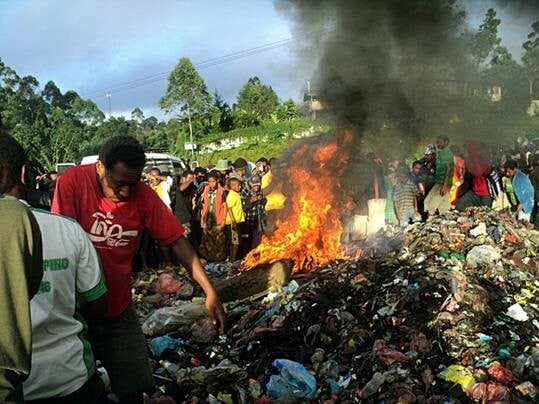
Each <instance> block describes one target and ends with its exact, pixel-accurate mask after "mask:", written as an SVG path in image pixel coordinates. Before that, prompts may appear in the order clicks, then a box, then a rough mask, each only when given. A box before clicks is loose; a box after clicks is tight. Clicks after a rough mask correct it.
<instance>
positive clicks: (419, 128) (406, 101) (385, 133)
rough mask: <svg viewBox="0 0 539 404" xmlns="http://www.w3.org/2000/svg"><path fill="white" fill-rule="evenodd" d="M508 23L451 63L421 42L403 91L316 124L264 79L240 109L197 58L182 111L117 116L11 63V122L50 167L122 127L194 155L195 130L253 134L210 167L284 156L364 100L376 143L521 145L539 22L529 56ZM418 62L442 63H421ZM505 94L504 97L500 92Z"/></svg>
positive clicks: (469, 41)
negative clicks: (511, 38) (190, 148)
mask: <svg viewBox="0 0 539 404" xmlns="http://www.w3.org/2000/svg"><path fill="white" fill-rule="evenodd" d="M451 3H452V2H451ZM463 18H464V15H462V14H461V13H458V14H457V15H455V16H454V19H455V21H454V25H455V27H459V26H461V25H460V24H461V22H462V19H463ZM500 23H501V21H500V19H499V18H498V17H497V15H496V12H495V10H494V9H490V10H488V11H487V13H486V15H485V18H484V20H483V22H482V23H481V25H480V26H479V27H478V29H477V30H475V31H464V32H462V34H461V36H460V37H459V38H458V39H459V43H462V44H463V46H462V47H458V49H459V52H460V51H461V50H462V49H463V50H462V52H464V53H463V54H460V53H459V54H451V55H450V56H451V58H452V59H451V61H450V62H447V61H446V60H445V59H444V58H442V59H443V60H439V61H437V60H433V59H431V58H425V57H419V56H421V52H428V51H429V49H423V48H422V43H418V44H417V46H416V47H415V48H414V49H416V52H418V54H416V53H414V52H410V54H405V55H400V56H399V58H397V59H395V60H393V61H392V63H396V64H399V65H403V66H405V67H403V68H401V69H396V71H401V73H402V74H404V75H405V78H404V79H403V78H402V77H400V78H399V77H397V79H398V80H400V81H399V82H400V83H402V86H401V87H402V88H399V92H398V96H399V97H400V98H399V97H396V96H395V92H393V91H386V90H387V89H388V88H389V89H391V88H392V86H393V84H392V83H393V82H394V78H392V77H388V79H387V83H385V82H384V83H382V84H383V85H380V83H375V85H374V87H373V88H370V87H369V86H367V87H368V88H370V89H369V90H368V91H367V92H366V93H365V94H360V95H358V97H356V98H357V99H356V98H352V99H342V100H338V102H337V101H336V100H334V102H335V103H334V104H333V105H330V109H329V110H328V111H325V115H326V116H324V111H322V112H321V113H319V118H320V117H321V118H322V120H321V121H315V122H312V121H311V120H310V119H309V118H306V117H305V116H304V115H305V114H304V113H303V114H302V113H301V108H300V107H299V106H298V105H297V104H296V103H295V102H294V101H292V100H287V101H281V100H279V97H278V95H277V94H276V93H275V91H274V90H273V89H272V87H271V86H269V85H267V84H264V83H262V81H261V80H260V78H258V77H257V76H253V77H251V78H250V79H249V80H248V81H247V82H246V83H245V85H244V86H243V87H242V88H241V89H240V90H239V92H238V94H237V97H236V102H235V103H234V104H233V105H232V106H230V105H229V104H228V103H227V102H225V101H224V100H223V99H222V97H221V96H220V95H219V93H217V92H215V93H214V94H211V93H210V92H209V91H208V88H207V86H206V84H205V83H204V80H203V78H202V77H201V76H200V75H199V73H198V72H197V70H196V69H195V67H194V65H193V64H192V63H191V61H190V60H189V59H187V58H181V59H180V60H179V61H178V64H177V65H176V67H175V68H174V70H173V71H172V72H171V74H170V76H169V80H168V85H167V89H166V93H165V94H164V96H163V97H162V98H161V100H160V102H159V105H160V107H161V108H162V109H163V111H164V112H165V113H167V114H170V115H171V116H172V118H171V119H170V120H168V122H165V121H162V120H159V119H157V118H156V117H154V116H150V117H145V116H144V112H143V111H142V110H141V109H140V108H135V109H134V110H133V111H132V113H131V117H119V118H115V117H109V118H108V119H106V118H105V115H104V114H103V112H102V111H100V110H99V108H98V107H97V106H96V105H95V103H93V102H92V101H91V100H85V99H82V98H81V97H80V96H79V95H78V94H77V93H76V92H75V91H66V92H65V93H62V92H61V91H60V89H59V88H58V87H57V86H56V85H55V84H54V83H53V82H52V81H49V82H48V83H46V84H45V86H43V87H41V86H40V84H39V82H38V81H37V79H36V78H35V77H32V76H24V77H20V76H19V75H18V74H17V73H16V72H15V71H14V70H13V69H11V68H10V67H8V66H6V65H5V64H4V63H3V62H2V60H1V59H0V129H1V130H2V132H9V133H11V134H13V136H15V137H16V138H17V139H18V140H19V141H20V142H21V144H22V145H23V146H24V147H25V149H26V150H28V152H29V156H30V159H31V160H32V163H33V165H34V166H35V167H36V168H37V169H38V170H40V171H44V170H50V169H52V168H54V166H55V164H57V163H60V162H74V163H78V162H79V161H80V159H81V158H82V157H83V156H84V155H87V154H95V153H97V151H98V148H99V146H100V145H101V144H102V143H103V142H104V141H105V140H106V139H107V138H109V137H111V136H114V135H117V134H130V135H133V136H135V137H136V138H137V139H138V140H139V141H140V142H141V143H143V144H144V145H145V147H147V148H149V149H156V148H158V149H165V150H168V151H169V152H170V153H173V154H175V155H177V156H187V155H188V153H186V152H185V143H186V142H188V141H189V139H190V138H191V136H192V138H193V141H194V142H195V143H196V144H197V145H198V149H199V150H203V149H204V148H205V146H207V145H208V144H210V143H211V144H217V145H218V144H219V142H221V144H223V145H224V144H225V140H227V141H231V140H235V139H238V138H240V139H242V143H241V145H240V146H238V147H236V148H235V149H230V150H221V151H218V152H215V153H200V155H199V156H197V158H198V160H199V161H200V162H202V163H203V164H206V163H212V162H216V161H217V160H218V159H219V158H224V157H227V158H229V159H231V160H233V159H235V158H236V157H239V156H242V157H244V158H247V159H250V160H256V159H257V158H258V157H260V156H266V157H272V156H276V155H279V154H280V153H281V152H282V150H283V149H284V148H286V147H287V146H288V145H289V144H290V142H293V139H294V138H296V137H298V136H300V135H302V134H305V133H309V132H311V133H312V132H331V131H332V130H333V128H334V127H335V125H334V124H333V123H330V122H329V121H328V122H325V123H323V122H324V119H330V118H329V116H328V115H332V114H333V113H337V112H339V111H340V110H341V109H346V110H347V111H350V108H347V107H349V106H350V105H349V103H351V105H352V106H354V105H355V104H354V103H356V104H358V105H360V108H358V109H357V110H358V111H360V113H361V114H362V115H361V116H362V117H363V118H362V121H361V122H362V123H361V124H362V127H361V128H359V129H360V130H361V133H362V136H363V137H362V144H363V149H364V150H374V151H379V152H383V153H387V152H388V151H391V150H398V152H399V153H407V152H413V151H414V150H415V148H416V145H417V143H418V142H419V141H421V142H423V141H425V140H427V139H432V138H433V137H434V136H435V135H437V134H439V133H446V134H448V135H450V136H451V138H452V139H453V140H454V141H455V142H462V141H464V140H465V139H466V138H469V137H475V138H478V139H480V140H486V141H488V142H489V143H491V144H492V143H501V142H511V141H512V140H513V139H515V138H516V137H517V136H527V137H537V136H539V118H536V117H530V116H528V115H526V113H525V111H526V109H527V108H528V106H529V105H530V100H535V99H538V98H539V97H538V94H537V91H536V83H537V82H538V81H539V21H538V22H536V23H534V24H533V25H532V27H531V33H530V34H529V35H528V37H527V38H525V42H524V43H523V49H524V54H523V56H522V60H521V62H518V61H516V60H515V59H514V58H513V56H512V55H511V54H510V53H509V51H508V49H507V48H506V47H505V46H504V45H503V44H502V41H501V38H500V37H499V35H498V27H499V25H500ZM457 32H458V31H457ZM442 45H443V44H441V45H440V46H442ZM427 48H428V47H427ZM448 49H451V47H448ZM455 52H456V51H455ZM423 56H424V55H423ZM445 57H447V55H446V56H445ZM414 60H427V61H429V63H430V62H432V63H431V64H425V65H422V66H418V65H417V63H413V61H414ZM447 63H450V65H447ZM459 68H461V69H464V68H466V69H468V70H469V71H467V72H466V74H461V75H456V76H455V77H466V80H464V79H455V77H453V74H454V72H455V70H456V69H459ZM350 85H353V84H350ZM384 89H386V90H384ZM369 91H371V92H372V94H371V93H369ZM496 92H499V95H500V97H498V99H495V97H494V96H493V95H495V93H496ZM339 102H340V103H343V104H342V105H339V104H338V103H339ZM403 105H405V107H406V108H403V107H402V106H403ZM331 108H332V109H331ZM352 118H354V117H352ZM352 121H353V119H352ZM341 123H342V122H341Z"/></svg>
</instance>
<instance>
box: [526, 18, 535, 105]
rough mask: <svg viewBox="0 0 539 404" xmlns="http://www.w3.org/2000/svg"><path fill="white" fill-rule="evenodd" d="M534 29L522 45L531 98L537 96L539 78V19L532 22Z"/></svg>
mask: <svg viewBox="0 0 539 404" xmlns="http://www.w3.org/2000/svg"><path fill="white" fill-rule="evenodd" d="M532 29H533V31H532V32H531V33H530V34H529V35H528V40H527V41H526V42H524V44H523V45H522V47H523V48H524V51H525V52H524V54H523V55H522V63H523V65H524V71H525V74H526V79H527V80H528V91H529V96H530V100H533V99H534V98H535V97H534V95H535V83H536V82H537V81H538V80H539V21H536V22H534V23H533V24H532Z"/></svg>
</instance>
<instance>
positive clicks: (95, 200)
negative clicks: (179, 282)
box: [45, 164, 184, 317]
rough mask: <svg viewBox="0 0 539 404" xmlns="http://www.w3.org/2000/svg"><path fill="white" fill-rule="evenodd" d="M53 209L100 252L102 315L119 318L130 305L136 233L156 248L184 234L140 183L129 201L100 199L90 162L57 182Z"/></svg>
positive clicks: (160, 202) (73, 169) (155, 198)
mask: <svg viewBox="0 0 539 404" xmlns="http://www.w3.org/2000/svg"><path fill="white" fill-rule="evenodd" d="M52 211H53V212H55V213H59V214H61V215H64V216H68V217H71V218H73V219H75V220H76V221H77V222H79V223H80V224H81V226H82V227H83V229H84V230H85V231H86V233H87V234H88V236H89V237H90V239H91V240H92V242H93V244H94V246H95V248H96V250H97V252H98V253H99V255H100V257H101V262H102V264H103V269H104V273H105V281H106V283H107V288H108V293H107V294H106V298H107V303H108V308H107V312H106V314H105V316H107V317H114V316H117V315H119V314H121V313H122V312H123V311H124V310H125V309H126V308H127V306H128V305H129V303H130V302H131V285H132V279H131V270H132V262H133V257H134V255H135V249H136V247H137V240H138V238H139V236H140V234H141V231H142V230H146V231H147V232H148V233H149V234H150V236H151V237H152V238H154V239H155V240H157V241H158V242H159V244H161V245H168V244H171V243H173V242H174V241H176V240H177V239H178V238H180V237H181V236H182V234H183V232H184V229H183V227H182V225H181V224H180V222H179V221H178V219H176V217H175V216H174V214H172V212H171V211H170V209H169V208H167V206H166V205H165V204H164V203H163V202H162V201H161V199H159V196H158V195H157V194H156V193H155V192H154V191H153V190H152V189H151V188H150V187H148V186H147V185H145V184H144V183H142V182H140V183H139V184H137V185H135V187H134V188H133V190H132V192H131V195H130V197H129V200H128V201H125V202H112V201H110V200H109V199H107V198H105V196H104V195H103V192H102V191H101V187H100V185H99V183H98V180H97V175H96V169H95V165H94V164H88V165H83V166H78V167H73V168H70V169H69V170H67V171H65V172H64V173H63V174H62V175H61V176H60V177H59V178H58V182H57V184H56V190H55V193H54V201H53V203H52ZM45 237H46V235H45Z"/></svg>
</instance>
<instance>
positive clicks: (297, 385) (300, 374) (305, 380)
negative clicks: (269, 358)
mask: <svg viewBox="0 0 539 404" xmlns="http://www.w3.org/2000/svg"><path fill="white" fill-rule="evenodd" d="M273 366H275V367H276V368H277V369H279V370H280V371H281V374H280V375H273V376H271V377H270V380H269V382H268V384H267V386H266V388H267V391H268V394H269V395H270V396H272V397H275V398H276V399H277V400H279V401H281V402H294V401H296V400H297V399H299V398H315V395H316V379H315V378H314V376H313V375H311V374H310V373H309V372H308V371H307V369H305V367H304V366H303V365H302V364H301V363H298V362H294V361H291V360H288V359H276V360H274V361H273Z"/></svg>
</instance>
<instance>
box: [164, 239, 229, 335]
mask: <svg viewBox="0 0 539 404" xmlns="http://www.w3.org/2000/svg"><path fill="white" fill-rule="evenodd" d="M171 246H172V252H173V253H174V255H175V256H176V258H177V259H178V261H180V263H181V264H182V265H183V266H184V267H185V269H187V271H188V272H189V273H190V274H191V276H192V277H193V279H194V280H195V281H196V283H198V284H199V285H200V287H201V288H202V290H204V293H205V294H206V304H205V306H206V310H208V314H209V315H210V317H211V318H212V320H213V321H214V324H215V326H216V327H218V328H219V331H220V332H223V331H224V329H225V317H226V315H225V310H224V309H223V306H222V305H221V302H220V301H219V297H218V296H217V292H216V291H215V288H214V287H213V285H212V283H211V282H210V280H209V279H208V277H207V276H206V272H204V268H203V267H202V263H201V262H200V259H199V258H198V256H197V254H196V252H195V250H194V249H193V247H192V246H191V244H190V243H189V242H188V241H187V240H186V239H185V238H183V237H180V238H179V239H178V240H176V241H175V242H174V243H172V244H171Z"/></svg>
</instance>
